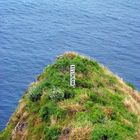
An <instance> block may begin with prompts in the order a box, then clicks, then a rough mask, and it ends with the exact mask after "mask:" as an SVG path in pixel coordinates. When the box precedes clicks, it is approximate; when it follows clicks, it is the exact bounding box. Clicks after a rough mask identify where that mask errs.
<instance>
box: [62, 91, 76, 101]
mask: <svg viewBox="0 0 140 140" xmlns="http://www.w3.org/2000/svg"><path fill="white" fill-rule="evenodd" d="M74 96H75V92H74V91H73V90H65V91H64V98H65V99H69V98H74Z"/></svg>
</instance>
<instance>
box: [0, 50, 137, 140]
mask: <svg viewBox="0 0 140 140" xmlns="http://www.w3.org/2000/svg"><path fill="white" fill-rule="evenodd" d="M71 64H75V66H76V87H75V88H72V87H70V85H69V68H70V65H71ZM128 85H129V86H131V87H132V88H133V89H134V87H133V86H132V85H130V84H128ZM123 86H124V85H121V82H120V81H119V79H117V78H116V76H114V75H112V74H110V73H109V72H108V71H107V70H106V69H105V68H104V67H102V66H100V65H99V64H98V63H97V62H96V61H93V60H90V59H87V58H85V57H81V56H79V55H76V54H73V53H69V54H64V55H63V56H61V57H59V58H58V59H57V60H56V62H55V63H54V64H52V65H49V66H48V67H46V68H45V70H44V72H43V73H42V74H40V75H39V77H38V78H37V82H35V83H33V84H32V85H31V86H30V87H29V89H28V91H27V92H26V94H25V95H24V96H23V98H22V102H23V103H24V104H26V105H25V107H24V108H23V109H21V106H20V105H19V107H18V109H17V111H20V115H19V114H18V113H17V112H15V114H14V115H13V117H12V118H11V120H10V123H9V125H8V126H7V128H6V129H5V130H4V131H3V132H2V133H1V134H0V140H8V139H10V138H11V136H12V131H13V130H14V128H15V126H16V124H17V122H18V121H19V120H22V121H25V122H28V126H27V128H26V130H27V132H26V135H25V133H24V132H23V136H24V138H25V139H27V138H28V139H29V140H30V139H34V140H38V139H43V140H57V139H58V138H59V137H60V136H61V137H65V135H64V134H63V133H62V132H63V130H65V129H69V130H71V131H70V132H69V135H68V136H69V137H70V138H71V139H73V137H74V138H76V139H77V140H78V139H80V135H81V137H83V138H88V139H90V140H135V139H136V135H135V134H136V130H137V127H138V124H139V121H138V116H136V115H135V114H134V113H133V112H130V111H129V110H128V108H127V107H126V106H125V104H124V100H125V98H127V97H128V94H129V92H128V91H127V90H126V91H124V90H122V89H123V88H124V87H123ZM25 112H26V113H27V114H28V116H27V117H24V118H23V116H24V114H25ZM82 128H83V129H82ZM82 131H83V132H82ZM78 133H79V134H78ZM16 137H17V139H20V138H21V137H20V136H19V135H18V134H17V136H16ZM81 140H84V139H82V138H81Z"/></svg>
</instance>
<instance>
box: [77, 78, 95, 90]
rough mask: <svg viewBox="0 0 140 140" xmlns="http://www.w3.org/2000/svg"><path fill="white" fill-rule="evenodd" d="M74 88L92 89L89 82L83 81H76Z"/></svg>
mask: <svg viewBox="0 0 140 140" xmlns="http://www.w3.org/2000/svg"><path fill="white" fill-rule="evenodd" d="M76 86H77V87H82V88H92V87H94V86H93V85H92V84H91V83H90V82H88V81H86V80H83V79H76Z"/></svg>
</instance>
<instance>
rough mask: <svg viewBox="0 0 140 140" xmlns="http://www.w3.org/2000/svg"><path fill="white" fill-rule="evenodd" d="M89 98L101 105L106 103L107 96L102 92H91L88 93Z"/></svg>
mask: <svg viewBox="0 0 140 140" xmlns="http://www.w3.org/2000/svg"><path fill="white" fill-rule="evenodd" d="M89 98H90V100H91V101H93V102H94V103H99V104H102V105H106V104H107V103H108V100H107V96H105V95H104V94H102V93H98V92H92V93H90V94H89Z"/></svg>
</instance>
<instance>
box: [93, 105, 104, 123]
mask: <svg viewBox="0 0 140 140" xmlns="http://www.w3.org/2000/svg"><path fill="white" fill-rule="evenodd" d="M91 121H92V123H93V124H95V123H104V122H105V115H104V113H103V112H102V110H101V109H100V108H99V107H94V108H93V112H92V114H91Z"/></svg>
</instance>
